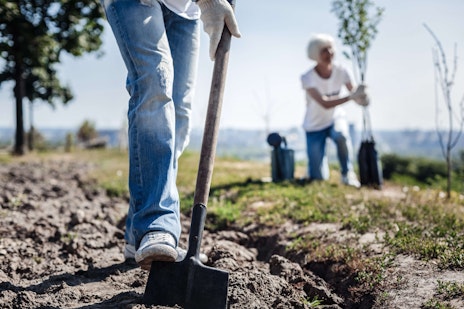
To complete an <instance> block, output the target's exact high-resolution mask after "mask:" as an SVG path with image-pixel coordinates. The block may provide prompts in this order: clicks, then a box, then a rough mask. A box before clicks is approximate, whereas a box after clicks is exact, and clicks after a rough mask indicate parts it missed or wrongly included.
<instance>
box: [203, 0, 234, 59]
mask: <svg viewBox="0 0 464 309" xmlns="http://www.w3.org/2000/svg"><path fill="white" fill-rule="evenodd" d="M197 4H198V6H199V7H200V10H201V21H202V22H203V29H204V30H205V32H206V33H207V34H208V35H209V40H210V41H209V56H210V58H211V60H214V58H215V56H216V50H217V47H218V45H219V41H220V40H221V36H222V31H223V30H224V24H225V25H227V28H228V29H229V31H230V33H231V34H232V35H233V36H235V37H237V38H239V37H240V36H241V34H240V31H239V30H238V25H237V21H236V20H235V15H234V11H233V9H232V6H231V5H230V4H229V2H227V1H226V0H198V1H197Z"/></svg>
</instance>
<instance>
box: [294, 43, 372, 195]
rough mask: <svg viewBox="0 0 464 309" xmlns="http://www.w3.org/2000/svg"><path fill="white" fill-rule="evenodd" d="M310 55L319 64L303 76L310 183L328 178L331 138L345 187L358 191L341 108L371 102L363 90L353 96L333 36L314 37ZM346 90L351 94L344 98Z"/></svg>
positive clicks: (360, 89)
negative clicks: (328, 153)
mask: <svg viewBox="0 0 464 309" xmlns="http://www.w3.org/2000/svg"><path fill="white" fill-rule="evenodd" d="M307 52H308V57H309V59H311V60H314V61H316V65H315V66H314V67H313V68H311V69H310V70H309V71H307V72H306V73H304V74H303V75H302V76H301V82H302V86H303V89H304V90H305V92H306V114H305V117H304V122H303V128H304V130H305V131H306V147H307V155H308V161H309V162H308V176H309V178H310V180H326V179H328V178H329V167H328V163H327V158H326V153H325V152H326V151H325V149H326V139H327V138H330V139H332V140H333V141H334V143H335V145H336V148H337V155H338V160H339V162H340V169H341V176H342V177H341V179H342V183H344V184H346V185H349V186H353V187H356V188H359V187H360V183H359V181H358V178H357V176H356V173H355V172H354V170H353V163H352V161H353V149H352V145H351V139H350V135H349V129H348V123H347V121H346V119H345V113H344V111H343V110H342V107H341V105H342V104H344V103H346V102H349V101H351V100H355V101H356V103H358V104H360V105H367V104H368V102H369V100H368V97H367V95H366V93H365V92H364V90H365V89H364V86H363V85H361V86H359V87H357V89H356V90H355V91H353V92H351V91H352V90H353V88H354V87H353V84H352V82H351V78H350V75H349V74H348V71H347V70H346V69H345V68H343V67H342V66H340V65H338V64H335V63H334V62H333V59H334V39H333V38H332V37H331V36H330V35H327V34H317V35H315V36H314V37H312V38H311V40H310V42H309V44H308V48H307ZM343 86H345V87H346V89H348V90H349V91H350V92H351V93H350V94H349V95H347V96H342V97H341V96H340V91H341V90H342V87H343Z"/></svg>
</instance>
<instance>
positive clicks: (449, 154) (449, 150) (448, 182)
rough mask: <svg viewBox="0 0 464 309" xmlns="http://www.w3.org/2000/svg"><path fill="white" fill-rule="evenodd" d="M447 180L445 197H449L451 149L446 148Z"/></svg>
mask: <svg viewBox="0 0 464 309" xmlns="http://www.w3.org/2000/svg"><path fill="white" fill-rule="evenodd" d="M446 167H447V174H448V175H447V181H446V197H447V198H448V199H450V198H451V149H448V152H447V154H446Z"/></svg>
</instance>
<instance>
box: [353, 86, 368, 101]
mask: <svg viewBox="0 0 464 309" xmlns="http://www.w3.org/2000/svg"><path fill="white" fill-rule="evenodd" d="M365 91H366V86H365V85H363V84H361V85H359V86H358V88H356V90H355V91H353V92H352V93H351V94H350V95H349V98H350V100H354V101H357V100H358V99H360V98H362V97H364V96H366V92H365Z"/></svg>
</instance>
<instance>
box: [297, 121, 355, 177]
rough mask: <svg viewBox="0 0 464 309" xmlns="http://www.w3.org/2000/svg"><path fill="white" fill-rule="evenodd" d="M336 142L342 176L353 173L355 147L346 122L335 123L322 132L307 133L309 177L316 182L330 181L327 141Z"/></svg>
mask: <svg viewBox="0 0 464 309" xmlns="http://www.w3.org/2000/svg"><path fill="white" fill-rule="evenodd" d="M327 138H330V139H331V140H333V141H334V143H335V146H336V149H337V156H338V161H339V162H340V169H341V174H342V175H343V176H345V175H347V174H348V172H350V171H353V163H352V161H353V147H352V145H351V138H350V134H349V130H348V125H347V124H346V122H345V121H344V120H341V121H335V123H334V124H332V125H331V126H329V127H327V128H325V129H322V130H320V131H313V132H306V152H307V155H308V161H309V162H308V176H309V178H310V179H314V180H327V179H329V164H328V160H327V156H326V152H325V147H326V140H327Z"/></svg>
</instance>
